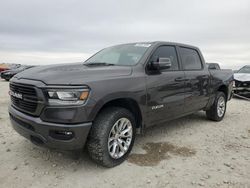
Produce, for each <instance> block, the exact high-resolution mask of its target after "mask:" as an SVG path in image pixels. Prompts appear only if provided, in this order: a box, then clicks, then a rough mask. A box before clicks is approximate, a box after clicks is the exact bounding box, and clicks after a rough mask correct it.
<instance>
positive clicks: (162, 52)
mask: <svg viewBox="0 0 250 188" xmlns="http://www.w3.org/2000/svg"><path fill="white" fill-rule="evenodd" d="M159 58H169V59H170V61H171V67H170V68H169V69H167V70H178V69H179V65H178V59H177V53H176V50H175V47H173V46H160V47H159V48H157V49H156V51H155V52H154V54H153V56H152V57H151V61H153V60H158V59H159Z"/></svg>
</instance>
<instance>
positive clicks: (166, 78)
mask: <svg viewBox="0 0 250 188" xmlns="http://www.w3.org/2000/svg"><path fill="white" fill-rule="evenodd" d="M159 58H169V59H170V60H171V67H170V68H168V69H163V70H160V71H159V72H157V73H156V72H154V71H147V76H146V87H147V115H148V124H149V125H154V124H157V123H161V122H164V121H166V120H169V119H174V118H175V117H177V116H178V115H180V114H182V113H183V106H184V96H185V93H184V85H185V78H184V72H183V71H181V70H180V66H179V61H178V58H177V53H176V48H175V47H174V46H160V47H158V48H157V49H156V50H155V52H154V53H153V55H152V56H151V58H150V60H149V62H148V66H147V69H150V63H151V62H152V61H157V59H159Z"/></svg>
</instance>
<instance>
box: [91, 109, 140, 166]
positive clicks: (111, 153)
mask: <svg viewBox="0 0 250 188" xmlns="http://www.w3.org/2000/svg"><path fill="white" fill-rule="evenodd" d="M123 128H124V129H123ZM127 130H129V131H128V132H126V131H127ZM124 131H125V133H124ZM135 132H136V121H135V118H134V116H133V114H132V113H131V112H130V111H128V110H127V109H125V108H120V107H110V108H106V109H104V110H102V111H101V113H100V114H99V115H98V116H97V118H96V119H95V121H94V123H93V126H92V128H91V130H90V134H89V138H88V142H87V149H88V152H89V155H90V157H91V158H92V159H93V160H94V161H95V162H96V163H98V164H100V165H102V166H105V167H109V168H110V167H114V166H117V165H119V164H121V163H122V162H123V161H124V160H126V158H127V157H128V155H129V153H130V151H131V150H132V147H133V144H134V139H135ZM125 134H126V135H125ZM121 135H122V136H121ZM123 146H124V147H123Z"/></svg>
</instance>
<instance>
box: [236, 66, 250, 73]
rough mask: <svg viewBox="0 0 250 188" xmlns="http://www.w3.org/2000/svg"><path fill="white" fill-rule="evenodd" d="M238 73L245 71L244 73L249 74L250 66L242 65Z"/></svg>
mask: <svg viewBox="0 0 250 188" xmlns="http://www.w3.org/2000/svg"><path fill="white" fill-rule="evenodd" d="M238 73H246V74H250V66H246V67H242V68H241V69H240V70H239V71H238Z"/></svg>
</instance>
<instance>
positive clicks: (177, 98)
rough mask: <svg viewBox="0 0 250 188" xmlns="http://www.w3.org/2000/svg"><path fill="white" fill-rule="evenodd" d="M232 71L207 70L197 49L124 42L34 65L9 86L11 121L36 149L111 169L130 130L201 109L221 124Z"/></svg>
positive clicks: (127, 146) (130, 138)
mask: <svg viewBox="0 0 250 188" xmlns="http://www.w3.org/2000/svg"><path fill="white" fill-rule="evenodd" d="M232 85H233V72H232V71H230V70H209V69H208V68H207V66H206V64H205V61H204V59H203V56H202V54H201V52H200V50H199V49H198V48H196V47H193V46H189V45H184V44H178V43H169V42H145V43H130V44H122V45H117V46H112V47H109V48H105V49H103V50H101V51H100V52H98V53H96V54H95V55H93V56H92V57H90V58H89V59H88V60H86V61H85V62H84V63H76V64H63V65H53V66H40V67H36V68H32V69H30V70H26V71H24V72H22V73H19V74H17V75H15V76H14V77H13V78H12V79H11V81H10V91H9V94H10V96H11V104H10V106H9V114H10V120H11V123H12V125H13V127H14V129H15V130H16V131H17V132H18V133H20V134H21V135H23V136H24V137H26V138H28V139H29V140H31V141H32V142H33V143H35V144H38V145H44V146H47V147H51V148H57V149H62V150H79V149H82V148H83V147H84V145H85V144H86V145H87V150H88V152H89V155H90V157H91V158H92V159H93V160H94V161H96V162H97V163H99V164H101V165H103V166H106V167H113V166H116V165H118V164H120V163H122V162H123V161H124V160H125V159H126V158H127V157H128V155H129V153H130V151H131V149H132V147H133V144H134V140H135V135H136V133H143V131H144V130H145V128H147V127H149V126H152V125H157V124H160V123H163V122H166V121H168V120H172V119H176V118H179V117H182V116H186V115H188V114H192V113H194V112H196V111H199V110H204V111H206V115H207V117H208V119H210V120H214V121H220V120H222V119H223V117H224V115H225V112H226V104H227V101H228V100H229V99H230V98H231V91H232Z"/></svg>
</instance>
